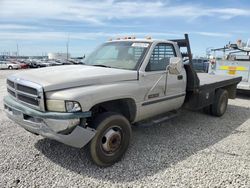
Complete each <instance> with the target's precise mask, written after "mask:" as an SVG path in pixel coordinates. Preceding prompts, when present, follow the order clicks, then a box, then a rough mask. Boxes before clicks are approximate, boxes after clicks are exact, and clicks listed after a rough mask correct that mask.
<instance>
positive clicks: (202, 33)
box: [191, 32, 232, 38]
mask: <svg viewBox="0 0 250 188" xmlns="http://www.w3.org/2000/svg"><path fill="white" fill-rule="evenodd" d="M191 33H194V34H198V35H202V36H206V37H225V38H230V37H232V34H231V33H217V32H216V33H215V32H191Z"/></svg>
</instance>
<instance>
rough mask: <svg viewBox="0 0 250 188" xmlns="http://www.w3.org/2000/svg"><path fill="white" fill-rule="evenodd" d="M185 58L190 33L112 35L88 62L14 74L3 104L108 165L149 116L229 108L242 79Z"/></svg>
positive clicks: (29, 124) (24, 122)
mask: <svg viewBox="0 0 250 188" xmlns="http://www.w3.org/2000/svg"><path fill="white" fill-rule="evenodd" d="M181 47H186V48H187V52H188V53H185V54H184V53H183V54H182V53H181V52H180V48H181ZM185 56H186V57H189V60H190V62H192V55H191V49H190V46H189V40H188V35H187V34H186V35H185V39H176V40H170V41H168V40H153V39H151V38H146V39H135V38H132V37H130V38H127V37H126V38H124V39H119V40H118V39H117V40H114V41H109V42H106V43H104V44H103V45H101V46H100V47H99V48H97V49H96V51H94V52H93V53H92V54H90V56H89V57H88V58H87V59H86V60H85V61H84V64H82V65H68V66H61V67H49V68H45V70H31V71H23V72H22V73H18V74H15V75H12V76H9V77H8V78H7V91H8V96H6V97H5V98H4V109H5V111H6V113H7V116H8V117H9V118H10V119H12V120H14V121H15V122H17V123H18V124H19V125H21V126H22V127H23V128H24V129H26V130H27V131H30V132H32V133H35V134H39V135H42V136H44V137H47V138H50V139H54V140H57V141H59V142H62V143H64V144H67V145H70V146H73V147H77V148H82V147H83V146H85V145H86V147H87V148H86V149H87V151H88V154H89V156H90V157H91V159H92V160H93V161H94V162H95V163H96V164H97V165H99V166H110V165H112V164H114V163H115V162H117V161H119V160H120V159H121V158H122V156H123V155H124V153H125V152H126V150H127V148H128V146H129V143H130V139H131V132H132V129H131V125H133V124H135V123H140V122H143V121H147V120H149V118H151V119H152V118H155V120H157V121H158V122H159V123H160V122H162V121H164V120H166V119H167V118H170V117H173V116H176V115H177V110H179V109H181V108H182V107H185V108H187V109H191V110H198V109H204V111H205V112H206V113H208V114H210V115H213V116H217V117H219V116H222V115H223V114H224V113H225V112H226V109H227V104H228V98H230V99H233V98H235V95H236V85H237V84H238V83H239V82H240V81H241V77H236V76H217V75H209V74H207V73H196V72H195V71H194V70H193V68H192V66H191V65H190V64H185V65H183V60H182V58H183V57H185ZM15 86H18V87H15ZM184 113H185V112H184Z"/></svg>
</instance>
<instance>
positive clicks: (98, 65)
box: [92, 64, 111, 68]
mask: <svg viewBox="0 0 250 188" xmlns="http://www.w3.org/2000/svg"><path fill="white" fill-rule="evenodd" d="M92 66H96V67H106V68H111V66H108V65H102V64H95V65H92Z"/></svg>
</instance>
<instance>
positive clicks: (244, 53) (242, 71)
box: [208, 40, 250, 90]
mask: <svg viewBox="0 0 250 188" xmlns="http://www.w3.org/2000/svg"><path fill="white" fill-rule="evenodd" d="M249 42H250V41H248V43H243V42H241V40H238V41H237V43H236V44H230V43H229V44H228V45H226V46H225V47H223V48H217V49H212V50H211V51H212V52H213V53H214V54H213V56H212V57H211V59H210V65H209V71H208V72H209V74H214V75H237V76H242V81H241V82H240V83H239V84H238V85H237V89H241V90H250V44H249ZM219 52H221V53H222V55H221V56H217V54H218V53H219Z"/></svg>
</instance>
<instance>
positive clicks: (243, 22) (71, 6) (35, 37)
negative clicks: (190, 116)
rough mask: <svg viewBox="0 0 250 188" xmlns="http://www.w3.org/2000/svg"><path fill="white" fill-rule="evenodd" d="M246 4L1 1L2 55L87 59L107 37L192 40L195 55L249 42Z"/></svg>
mask: <svg viewBox="0 0 250 188" xmlns="http://www.w3.org/2000/svg"><path fill="white" fill-rule="evenodd" d="M249 10H250V1H249V0H217V1H211V0H203V1H199V0H152V1H149V0H144V1H142V0H132V1H130V0H126V1H120V0H92V1H90V0H0V54H1V52H13V51H16V49H17V44H18V48H19V55H44V54H45V53H48V52H66V43H67V41H68V43H69V52H70V54H71V56H82V55H83V54H88V53H90V52H91V51H92V50H94V49H95V48H96V46H98V45H100V44H101V43H103V42H105V41H107V40H108V39H110V38H117V37H123V36H129V35H133V36H136V37H137V38H144V37H145V36H152V38H157V39H175V38H182V37H183V34H184V33H188V34H189V37H190V43H191V49H192V52H193V54H194V55H195V56H205V54H206V50H207V49H208V48H216V47H223V46H224V45H225V44H226V43H228V42H229V41H231V42H235V41H236V40H237V39H242V40H243V41H247V40H248V38H250V24H249V21H250V11H249Z"/></svg>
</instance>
